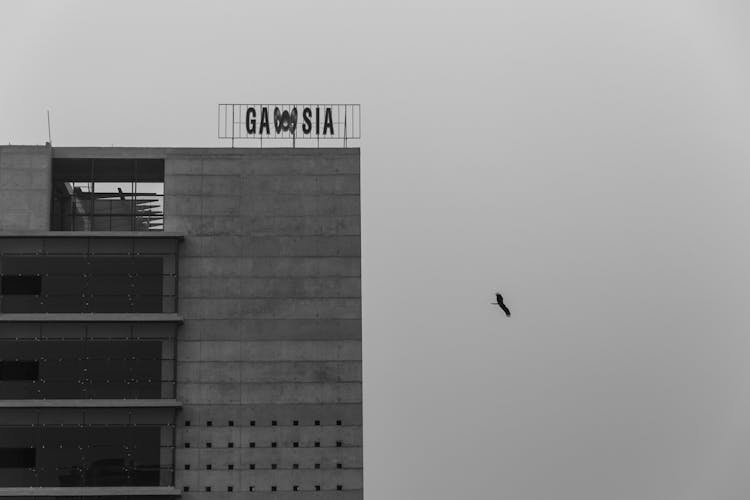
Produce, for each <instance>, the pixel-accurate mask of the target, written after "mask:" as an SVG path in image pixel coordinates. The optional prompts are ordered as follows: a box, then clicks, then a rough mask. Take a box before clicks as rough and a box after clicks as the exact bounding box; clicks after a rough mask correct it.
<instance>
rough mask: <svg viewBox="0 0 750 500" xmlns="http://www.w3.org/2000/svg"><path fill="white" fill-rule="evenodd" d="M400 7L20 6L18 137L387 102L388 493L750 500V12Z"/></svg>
mask: <svg viewBox="0 0 750 500" xmlns="http://www.w3.org/2000/svg"><path fill="white" fill-rule="evenodd" d="M274 4H279V5H281V4H283V5H284V7H285V8H284V9H281V8H278V9H277V8H273V5H274ZM312 5H315V7H312ZM355 5H357V6H355ZM377 5H378V7H377V8H371V7H367V6H365V5H359V4H356V2H337V3H332V2H295V1H286V2H275V3H274V2H269V1H264V2H258V3H255V4H251V3H249V2H243V3H242V4H240V3H236V4H235V3H223V2H206V3H204V4H197V3H184V2H180V3H176V2H133V1H129V2H119V3H114V2H49V3H38V2H2V3H0V9H1V10H0V76H1V78H0V143H8V142H12V143H14V144H19V143H23V144H28V143H43V142H44V141H45V140H46V135H47V130H46V118H45V110H46V109H48V108H51V109H52V123H53V130H52V139H53V143H54V144H55V145H59V146H78V145H110V144H112V145H118V146H127V145H133V146H142V145H158V146H214V145H226V144H225V143H220V142H219V141H218V140H217V139H216V104H217V103H219V102H269V103H274V102H360V103H361V104H362V114H363V128H362V130H363V139H362V141H361V143H360V144H361V147H362V182H363V194H362V197H363V198H362V204H363V293H364V360H365V367H364V377H365V385H364V395H365V490H366V497H367V498H370V499H373V500H374V499H384V498H393V499H431V500H432V499H438V500H442V499H455V498H467V499H470V498H485V499H489V498H498V499H512V500H545V499H555V500H561V499H570V500H580V499H592V500H599V499H607V500H619V499H622V500H632V499H639V500H650V499H653V500H665V499H679V500H691V499H695V500H705V499H707V498H711V499H720V500H723V499H743V500H745V499H747V498H748V496H749V495H750V476H749V475H748V474H747V470H748V469H749V468H750V364H748V360H750V336H748V333H747V332H748V326H750V325H749V323H750V321H749V320H748V316H747V314H746V313H745V311H744V307H743V306H744V305H745V304H746V303H747V302H748V299H750V290H749V289H748V283H749V282H750V271H749V269H750V266H748V262H747V259H748V256H749V254H750V245H749V243H750V238H749V237H748V222H747V220H748V219H747V215H748V213H750V211H749V210H748V209H749V208H750V197H749V196H748V181H750V168H748V160H750V141H748V134H750V97H748V96H750V7H748V4H747V2H743V1H735V2H729V1H728V2H724V1H716V0H707V1H703V2H694V1H690V0H671V1H670V0H628V1H622V2H603V1H601V0H573V1H568V2H559V1H553V0H548V1H542V0H523V1H522V0H516V1H501V0H498V1H496V2H492V3H491V4H489V3H488V4H475V3H472V2H471V1H468V0H462V1H461V2H456V3H455V4H439V5H438V4H436V3H435V2H422V3H413V4H410V5H409V6H408V7H402V6H401V2H380V3H378V4H377ZM496 289H500V290H501V291H502V293H503V294H504V296H505V297H506V302H507V304H508V305H509V306H510V307H511V309H512V311H513V317H512V318H511V319H506V318H505V317H504V316H503V315H502V313H501V312H500V311H499V310H497V309H496V307H493V306H490V302H491V301H492V297H493V293H494V292H495V290H496Z"/></svg>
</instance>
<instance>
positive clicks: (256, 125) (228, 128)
mask: <svg viewBox="0 0 750 500" xmlns="http://www.w3.org/2000/svg"><path fill="white" fill-rule="evenodd" d="M218 122H219V123H218V125H219V130H218V132H219V139H231V140H232V145H233V146H234V141H235V139H254V140H256V141H257V142H258V143H260V145H261V146H262V145H263V141H270V140H278V139H282V140H286V141H287V143H291V145H292V146H295V145H297V144H299V145H302V144H310V143H313V144H318V145H319V144H320V141H321V140H325V141H329V140H332V139H338V140H339V141H343V145H344V146H346V145H347V141H348V140H349V139H359V138H360V125H361V116H360V109H359V104H219V118H218Z"/></svg>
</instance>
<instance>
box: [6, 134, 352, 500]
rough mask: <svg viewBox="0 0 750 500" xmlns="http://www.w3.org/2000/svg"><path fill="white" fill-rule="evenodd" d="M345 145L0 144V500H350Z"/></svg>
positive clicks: (348, 170) (348, 163) (348, 154)
mask: <svg viewBox="0 0 750 500" xmlns="http://www.w3.org/2000/svg"><path fill="white" fill-rule="evenodd" d="M359 187H360V177H359V149H358V148H351V149H332V148H322V149H230V148H225V149H219V148H216V149H190V148H117V147H114V148H52V147H49V146H3V147H0V283H1V287H2V290H0V496H4V497H24V498H29V497H40V498H41V497H44V498H49V497H65V498H70V497H92V496H94V497H110V498H112V497H118V498H124V497H136V496H137V497H138V498H144V497H145V498H151V497H153V498H156V497H160V498H164V497H176V496H181V497H182V498H185V499H193V498H195V499H198V498H200V499H226V500H229V499H234V498H257V499H271V498H273V499H300V500H302V499H306V498H326V499H329V498H339V499H342V500H349V499H361V498H362V496H363V489H362V487H363V484H362V365H361V359H362V357H361V354H362V347H361V331H362V328H361V285H360V282H361V280H360V195H359V193H360V191H359Z"/></svg>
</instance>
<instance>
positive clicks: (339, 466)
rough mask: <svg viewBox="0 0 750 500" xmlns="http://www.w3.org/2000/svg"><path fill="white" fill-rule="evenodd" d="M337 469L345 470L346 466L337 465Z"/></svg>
mask: <svg viewBox="0 0 750 500" xmlns="http://www.w3.org/2000/svg"><path fill="white" fill-rule="evenodd" d="M336 468H337V469H343V468H344V466H343V464H336Z"/></svg>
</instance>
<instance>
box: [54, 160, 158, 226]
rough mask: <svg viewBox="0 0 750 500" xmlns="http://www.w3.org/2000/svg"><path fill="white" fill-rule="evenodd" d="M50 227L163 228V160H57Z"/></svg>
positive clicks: (55, 162) (55, 161)
mask: <svg viewBox="0 0 750 500" xmlns="http://www.w3.org/2000/svg"><path fill="white" fill-rule="evenodd" d="M52 183H53V187H52V223H51V227H52V230H53V231H163V230H164V160H162V159H95V158H57V159H54V160H53V163H52Z"/></svg>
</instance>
